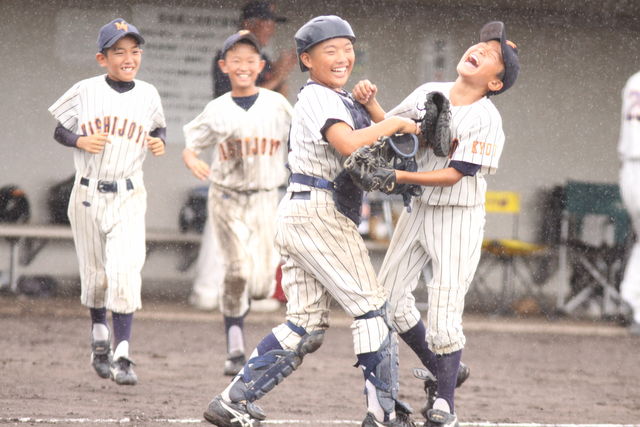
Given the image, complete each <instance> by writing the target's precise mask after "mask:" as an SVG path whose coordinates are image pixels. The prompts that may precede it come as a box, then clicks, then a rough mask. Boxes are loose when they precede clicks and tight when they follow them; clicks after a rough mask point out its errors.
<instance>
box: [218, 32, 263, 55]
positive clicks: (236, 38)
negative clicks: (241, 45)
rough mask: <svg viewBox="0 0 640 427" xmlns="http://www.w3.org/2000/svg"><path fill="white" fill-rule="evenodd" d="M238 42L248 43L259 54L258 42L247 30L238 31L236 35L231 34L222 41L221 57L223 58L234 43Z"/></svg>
mask: <svg viewBox="0 0 640 427" xmlns="http://www.w3.org/2000/svg"><path fill="white" fill-rule="evenodd" d="M240 41H246V42H249V43H250V44H252V45H253V46H254V47H255V48H256V51H258V53H260V42H259V41H258V39H257V38H256V36H254V35H253V33H252V32H251V31H249V30H240V31H238V32H237V33H233V34H232V35H230V36H229V37H228V38H227V39H226V40H225V41H224V44H223V45H222V51H221V52H222V53H221V57H222V58H224V56H225V55H226V53H227V52H228V51H229V49H231V48H232V47H233V46H234V45H235V44H236V43H238V42H240Z"/></svg>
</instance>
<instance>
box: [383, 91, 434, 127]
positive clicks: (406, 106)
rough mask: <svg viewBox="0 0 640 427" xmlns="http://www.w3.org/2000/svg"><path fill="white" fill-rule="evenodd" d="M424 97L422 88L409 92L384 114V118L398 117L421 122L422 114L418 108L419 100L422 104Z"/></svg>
mask: <svg viewBox="0 0 640 427" xmlns="http://www.w3.org/2000/svg"><path fill="white" fill-rule="evenodd" d="M425 95H426V93H425V91H424V86H420V87H419V88H417V89H416V90H414V91H413V92H411V94H409V96H407V97H406V98H405V99H404V100H403V101H402V102H401V103H400V104H398V105H397V106H395V107H394V108H392V109H391V110H389V111H388V112H387V113H386V114H385V118H388V117H392V116H400V117H406V118H408V119H413V120H421V119H422V116H423V115H424V113H423V112H422V111H421V110H420V108H419V107H420V106H421V103H420V100H422V104H424V99H425Z"/></svg>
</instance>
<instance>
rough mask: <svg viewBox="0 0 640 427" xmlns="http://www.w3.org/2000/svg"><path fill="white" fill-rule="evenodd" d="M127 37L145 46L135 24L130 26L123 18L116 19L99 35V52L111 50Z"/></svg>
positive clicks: (102, 29)
mask: <svg viewBox="0 0 640 427" xmlns="http://www.w3.org/2000/svg"><path fill="white" fill-rule="evenodd" d="M125 36H132V37H133V38H135V39H136V40H137V41H138V44H144V39H143V38H142V36H141V35H140V31H138V29H137V28H136V27H135V26H134V25H133V24H129V23H128V22H127V21H125V20H124V19H122V18H116V19H114V20H113V21H111V22H109V23H108V24H106V25H104V26H103V27H102V28H100V32H99V33H98V52H102V51H103V50H105V49H108V48H110V47H111V46H113V45H114V44H116V42H117V41H118V40H120V39H121V38H123V37H125Z"/></svg>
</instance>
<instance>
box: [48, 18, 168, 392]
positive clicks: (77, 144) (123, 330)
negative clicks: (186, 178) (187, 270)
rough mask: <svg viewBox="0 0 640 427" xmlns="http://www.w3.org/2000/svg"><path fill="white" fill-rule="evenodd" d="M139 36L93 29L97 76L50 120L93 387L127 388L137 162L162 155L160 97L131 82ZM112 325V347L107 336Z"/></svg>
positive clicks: (136, 255) (138, 238) (140, 220)
mask: <svg viewBox="0 0 640 427" xmlns="http://www.w3.org/2000/svg"><path fill="white" fill-rule="evenodd" d="M143 43H144V39H143V38H142V36H141V35H140V33H139V31H138V29H137V28H136V27H135V26H133V25H132V24H129V23H127V22H126V21H125V20H123V19H122V18H118V19H114V20H113V21H111V22H109V23H108V24H106V25H104V26H103V27H102V28H101V29H100V33H99V35H98V53H97V54H96V60H97V62H98V64H99V65H100V66H101V67H103V68H105V69H106V71H107V74H106V75H100V76H97V77H93V78H90V79H86V80H82V81H80V82H78V83H76V84H75V85H74V86H73V87H72V88H71V89H69V90H68V91H67V92H66V93H65V94H64V95H62V97H60V99H58V100H57V101H56V102H55V103H54V104H53V105H52V106H51V107H49V112H50V113H51V114H52V115H53V116H54V117H55V118H56V120H58V125H57V127H56V129H55V132H54V139H55V140H56V141H58V142H59V143H61V144H63V145H65V146H68V147H71V148H72V149H73V152H74V153H73V159H74V164H75V168H76V176H75V183H74V186H73V190H72V193H71V198H70V201H69V209H68V215H69V221H70V223H71V229H72V231H73V240H74V243H75V247H76V252H77V255H78V263H79V267H80V283H81V295H80V300H81V302H82V304H83V305H85V306H87V307H89V311H90V315H91V321H92V325H91V363H92V365H93V367H94V369H95V370H96V372H97V373H98V375H99V376H100V377H102V378H109V377H111V378H112V379H113V380H114V381H115V382H116V383H117V384H122V385H133V384H136V383H137V381H138V378H137V376H136V374H135V372H134V371H133V365H134V363H133V362H132V360H131V359H130V358H129V342H130V339H131V329H132V325H133V313H134V312H135V311H136V310H138V309H140V308H141V306H142V303H141V276H140V272H141V270H142V266H143V265H144V261H145V254H146V245H145V220H144V216H145V212H146V209H147V193H146V190H145V188H144V183H143V179H142V162H143V161H144V159H145V156H146V153H147V150H150V151H151V153H152V154H153V155H154V156H160V155H162V154H164V152H165V141H164V140H165V138H166V125H165V119H164V113H163V111H162V104H161V102H160V96H159V95H158V91H157V90H156V88H155V87H153V86H152V85H150V84H149V83H146V82H143V81H140V80H136V79H135V77H136V75H137V73H138V71H139V70H140V66H141V63H142V49H141V48H140V45H142V44H143ZM107 310H109V311H111V314H112V320H113V344H114V347H115V351H114V352H113V354H112V351H111V333H110V330H109V327H108V326H107Z"/></svg>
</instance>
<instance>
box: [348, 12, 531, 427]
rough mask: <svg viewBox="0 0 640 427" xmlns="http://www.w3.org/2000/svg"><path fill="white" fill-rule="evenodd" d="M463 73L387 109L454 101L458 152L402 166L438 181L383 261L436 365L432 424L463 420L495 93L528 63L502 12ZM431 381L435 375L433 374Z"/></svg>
mask: <svg viewBox="0 0 640 427" xmlns="http://www.w3.org/2000/svg"><path fill="white" fill-rule="evenodd" d="M456 70H457V72H458V77H457V79H456V80H455V82H446V83H440V82H435V83H426V84H424V85H422V86H420V87H418V88H417V89H416V90H415V91H414V92H413V93H412V94H410V95H409V96H408V97H407V98H406V99H405V100H404V101H402V102H401V103H400V104H399V105H398V106H397V107H395V108H393V109H392V110H391V111H389V112H388V113H386V116H391V115H400V116H403V117H408V118H411V119H415V120H421V119H422V117H423V115H424V103H425V99H426V96H427V94H428V93H430V92H433V91H438V92H441V93H442V94H444V95H445V96H446V97H447V98H448V99H449V101H450V103H451V122H450V128H451V137H452V153H451V154H450V155H449V156H448V157H438V156H436V155H435V154H434V152H433V150H431V149H427V148H426V147H422V149H421V152H419V153H418V156H417V160H418V172H407V171H400V170H396V172H395V177H396V182H397V183H399V184H419V185H424V186H428V188H426V189H425V191H424V193H423V194H422V196H421V197H420V198H419V199H416V200H415V201H414V204H413V211H412V213H411V214H408V213H407V212H403V213H402V215H401V216H400V218H399V220H398V224H397V227H396V230H395V232H394V235H393V237H392V240H391V243H390V245H389V249H388V250H387V254H386V256H385V259H384V261H383V264H382V266H381V268H380V272H379V276H378V277H379V279H380V281H381V282H382V284H383V285H384V287H385V289H386V291H387V293H388V295H389V304H390V306H391V312H392V321H393V325H394V329H395V330H397V331H398V333H399V334H400V337H401V338H402V339H403V340H404V341H405V342H406V343H407V344H408V345H409V346H410V347H411V349H412V350H413V351H414V352H415V353H416V354H417V355H418V357H419V358H420V360H421V362H422V363H423V364H424V366H425V367H426V368H427V369H428V370H429V371H430V372H431V373H432V374H433V375H435V378H436V381H437V384H435V387H436V388H437V392H436V393H435V395H433V394H432V395H430V396H428V398H429V400H428V403H427V407H426V408H425V411H424V415H425V417H426V419H427V422H426V424H425V425H426V426H437V427H441V426H444V427H450V426H455V425H457V424H458V420H457V416H456V415H455V409H454V390H455V387H456V382H457V380H458V369H459V365H460V358H461V355H462V349H463V347H464V344H465V336H464V334H463V332H462V313H463V310H464V298H465V295H466V293H467V290H468V289H469V284H470V283H471V281H472V279H473V276H474V274H475V271H476V268H477V266H478V262H479V260H480V249H481V245H482V237H483V233H484V222H485V212H484V202H485V192H486V188H487V184H486V181H485V179H484V174H486V173H488V174H494V173H495V172H496V170H497V168H498V161H499V159H500V155H501V154H502V149H503V146H504V133H503V131H502V119H501V117H500V113H499V112H498V110H497V109H496V107H495V106H494V105H493V103H492V102H491V101H490V100H489V97H490V96H495V95H498V94H500V93H502V92H504V91H506V90H507V89H509V88H510V87H511V86H512V85H513V84H514V83H515V81H516V78H517V76H518V72H519V70H520V63H519V59H518V50H517V47H516V45H515V44H514V43H513V42H511V41H509V40H507V38H506V33H505V27H504V24H503V23H502V22H499V21H495V22H490V23H488V24H486V25H485V26H484V27H483V28H482V30H481V31H480V42H479V43H477V44H474V45H473V46H471V47H470V48H469V49H467V51H466V52H465V53H464V54H463V55H462V58H461V59H460V61H459V63H458V65H457V67H456ZM376 92H377V88H376V87H375V85H373V84H371V83H370V82H368V81H362V82H359V83H358V85H357V86H356V88H355V89H354V96H355V98H356V99H358V100H359V101H360V102H362V103H363V104H365V106H366V107H367V109H368V111H369V112H370V113H371V115H372V117H373V118H374V120H376V119H377V120H382V119H383V118H384V117H385V113H384V111H383V110H382V108H381V107H380V105H379V104H378V102H377V100H376V98H375V95H376ZM428 262H431V264H432V268H433V276H432V278H431V280H430V281H429V283H428V284H427V289H428V309H427V319H428V320H427V327H426V328H425V325H424V324H423V322H422V320H421V317H420V312H419V311H418V309H417V308H416V306H415V299H414V297H413V295H412V290H413V289H415V287H416V285H417V282H418V278H419V275H420V272H421V271H422V269H423V268H424V267H425V265H426V264H427V263H428ZM428 381H429V380H428Z"/></svg>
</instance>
